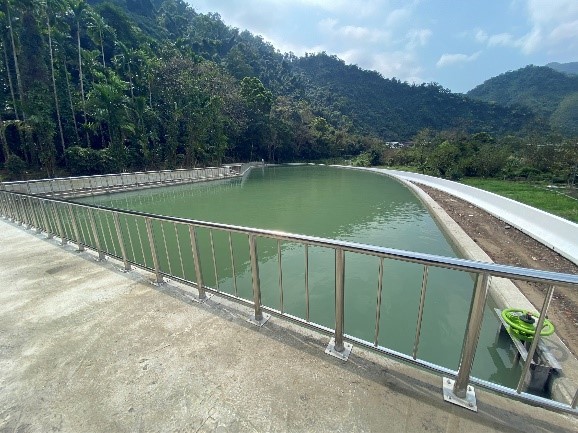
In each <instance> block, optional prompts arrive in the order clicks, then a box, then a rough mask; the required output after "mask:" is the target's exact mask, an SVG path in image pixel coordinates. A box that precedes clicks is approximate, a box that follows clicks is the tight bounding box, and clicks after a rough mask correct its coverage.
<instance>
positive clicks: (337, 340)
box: [325, 248, 353, 361]
mask: <svg viewBox="0 0 578 433" xmlns="http://www.w3.org/2000/svg"><path fill="white" fill-rule="evenodd" d="M344 322H345V252H344V251H343V249H342V248H336V249H335V336H334V337H332V338H331V341H329V345H328V346H327V348H326V349H325V353H327V354H328V355H331V356H335V357H336V358H339V359H342V360H344V361H347V359H348V358H349V354H350V353H351V349H352V347H353V346H352V345H351V344H350V343H345V342H344V341H343V329H344Z"/></svg>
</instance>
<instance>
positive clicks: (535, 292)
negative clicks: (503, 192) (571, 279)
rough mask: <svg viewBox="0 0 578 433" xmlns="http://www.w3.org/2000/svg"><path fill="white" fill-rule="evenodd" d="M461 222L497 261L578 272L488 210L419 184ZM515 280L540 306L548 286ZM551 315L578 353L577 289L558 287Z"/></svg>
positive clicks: (576, 268) (559, 330) (572, 348)
mask: <svg viewBox="0 0 578 433" xmlns="http://www.w3.org/2000/svg"><path fill="white" fill-rule="evenodd" d="M419 186H420V188H422V189H423V190H424V191H425V192H427V193H428V194H429V195H430V197H431V198H433V199H434V200H435V201H436V202H437V203H438V204H439V205H440V206H442V207H443V208H444V209H445V211H446V212H447V213H448V214H449V215H450V216H451V217H452V218H453V219H454V220H455V221H456V222H457V223H458V224H459V225H460V227H461V228H462V229H463V230H464V231H465V232H466V233H467V234H468V235H469V236H470V237H471V238H472V239H473V240H474V241H475V242H476V243H477V244H478V245H479V246H480V247H481V248H482V249H483V250H484V251H485V252H486V253H487V254H488V255H489V256H490V257H491V258H492V260H493V261H494V262H496V263H501V264H505V265H513V266H520V267H525V268H532V269H541V270H546V271H553V272H563V273H568V274H578V266H576V265H575V264H574V263H572V262H570V261H569V260H567V259H565V258H564V257H562V256H560V255H559V254H557V253H556V252H554V251H552V250H551V249H549V248H548V247H546V246H544V245H543V244H541V243H539V242H538V241H536V240H534V239H532V238H530V237H529V236H527V235H525V234H524V233H522V232H520V231H519V230H517V229H515V228H514V227H510V226H509V225H508V224H506V223H504V222H503V221H500V220H499V219H498V218H495V217H493V216H492V215H490V214H488V213H487V212H485V211H483V210H481V209H479V208H477V207H476V206H473V205H471V204H470V203H467V202H465V201H463V200H460V199H458V198H456V197H454V196H452V195H450V194H446V193H444V192H442V191H439V190H437V189H434V188H429V187H426V186H423V185H419ZM514 284H516V286H517V287H518V288H519V289H520V291H521V292H522V293H523V294H524V295H525V296H526V298H528V300H529V301H530V302H531V303H532V304H533V305H534V306H535V307H536V310H538V311H539V310H540V308H541V307H542V304H543V302H544V297H545V295H546V291H547V286H546V285H542V284H535V283H524V282H520V281H514ZM548 317H549V318H550V320H552V322H553V323H554V325H555V326H556V332H557V334H558V336H559V337H560V338H561V339H562V340H563V341H564V343H566V345H567V346H568V348H569V349H570V350H571V351H572V353H573V354H574V355H575V356H576V355H578V332H577V331H578V290H570V289H568V288H556V290H555V291H554V296H553V299H552V303H551V304H550V309H549V311H548Z"/></svg>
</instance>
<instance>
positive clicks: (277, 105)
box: [0, 0, 548, 178]
mask: <svg viewBox="0 0 578 433" xmlns="http://www.w3.org/2000/svg"><path fill="white" fill-rule="evenodd" d="M0 4H1V6H0V21H1V22H2V28H3V29H4V30H3V32H2V39H1V41H0V43H1V49H2V56H1V58H0V60H1V62H0V89H1V90H0V97H2V100H3V104H2V107H1V108H0V141H1V147H2V153H1V156H0V164H2V166H3V167H4V173H6V175H7V176H8V177H9V178H23V177H26V176H30V175H34V176H36V175H41V176H54V175H57V174H94V173H103V172H118V171H121V170H143V169H164V168H167V169H170V168H175V167H190V166H194V165H205V164H220V163H222V162H227V161H238V160H248V159H261V158H264V159H266V160H268V161H272V162H284V161H295V160H313V159H321V158H331V157H356V156H357V155H360V154H361V155H364V157H366V156H368V155H369V159H366V160H365V161H370V162H379V161H380V160H382V159H383V158H382V157H383V155H384V149H386V147H387V146H386V144H385V143H386V142H388V141H409V140H412V138H413V137H414V135H415V134H416V133H418V132H419V131H420V130H422V129H424V128H430V129H431V130H432V131H438V132H439V131H442V130H450V129H451V130H457V131H461V134H462V135H463V134H474V133H479V132H487V133H490V135H493V136H495V137H505V136H507V135H515V136H527V135H529V134H534V135H537V134H538V133H540V132H543V131H545V132H548V127H547V125H546V124H545V123H540V121H539V120H538V119H536V118H535V116H534V114H533V113H532V112H531V111H530V110H528V109H525V108H520V107H514V108H503V107H500V106H498V105H496V104H488V103H484V102H479V101H472V100H470V99H468V98H466V97H465V96H463V95H457V94H452V93H450V92H449V91H448V90H446V89H443V88H442V87H441V86H439V85H437V84H435V83H432V84H423V85H409V84H406V83H401V82H399V81H398V80H395V79H384V78H383V77H381V76H380V75H379V74H378V73H376V72H371V71H364V70H361V69H360V68H358V67H356V66H347V65H345V64H344V62H343V61H341V60H339V59H337V58H336V57H333V56H328V55H327V54H325V53H320V54H312V55H306V56H305V57H303V58H298V57H296V56H295V55H293V54H291V53H286V54H282V53H280V52H279V51H278V50H276V49H275V48H274V47H273V46H272V45H270V44H268V43H266V42H264V41H263V39H262V38H260V37H259V36H255V35H252V34H251V33H249V32H247V31H243V30H239V29H235V28H231V27H228V26H227V25H226V24H225V23H223V21H222V20H221V18H220V17H219V15H217V14H208V15H204V14H198V13H196V12H195V11H194V9H193V8H192V7H190V6H189V5H187V3H185V2H184V1H183V0H89V1H86V0H1V3H0ZM27 173H28V174H27Z"/></svg>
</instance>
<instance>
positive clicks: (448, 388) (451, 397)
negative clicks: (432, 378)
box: [443, 377, 478, 412]
mask: <svg viewBox="0 0 578 433" xmlns="http://www.w3.org/2000/svg"><path fill="white" fill-rule="evenodd" d="M443 380H444V382H443V384H444V385H443V392H444V400H445V401H447V402H449V403H453V404H456V405H458V406H461V407H465V408H466V409H469V410H471V411H473V412H477V411H478V405H477V403H476V391H475V390H474V387H473V386H471V385H468V388H467V391H466V396H465V397H464V398H460V397H458V396H457V395H455V394H454V383H455V380H453V379H449V378H447V377H444V378H443Z"/></svg>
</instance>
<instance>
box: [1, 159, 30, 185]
mask: <svg viewBox="0 0 578 433" xmlns="http://www.w3.org/2000/svg"><path fill="white" fill-rule="evenodd" d="M4 168H5V169H6V172H7V177H6V180H21V179H22V178H23V175H24V173H25V172H26V163H25V162H24V161H22V159H21V158H19V157H18V156H16V155H10V156H8V159H7V161H6V162H5V163H4Z"/></svg>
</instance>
